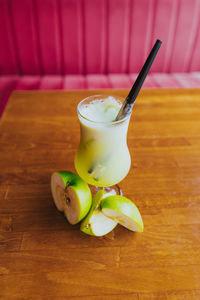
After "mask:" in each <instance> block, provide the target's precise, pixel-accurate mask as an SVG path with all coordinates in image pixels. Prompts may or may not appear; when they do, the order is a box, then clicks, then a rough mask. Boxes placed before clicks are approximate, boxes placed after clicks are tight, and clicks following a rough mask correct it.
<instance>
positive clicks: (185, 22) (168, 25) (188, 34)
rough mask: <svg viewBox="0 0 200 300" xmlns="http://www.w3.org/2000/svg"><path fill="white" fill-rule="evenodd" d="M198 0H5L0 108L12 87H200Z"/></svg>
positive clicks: (0, 7) (0, 28) (0, 18)
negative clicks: (156, 47)
mask: <svg viewBox="0 0 200 300" xmlns="http://www.w3.org/2000/svg"><path fill="white" fill-rule="evenodd" d="M199 15H200V1H195V0H190V1H188V0H176V1H174V0H157V1H155V0H20V1H15V0H10V1H8V0H0V114H1V113H2V111H3V109H4V107H5V105H6V102H7V99H8V97H9V95H10V93H11V92H12V91H13V90H27V89H44V90H45V89H99V88H130V87H131V85H132V83H133V81H134V79H135V78H136V75H137V73H138V72H139V70H140V68H141V66H142V64H143V63H144V60H145V58H146V56H147V55H148V53H149V51H150V49H151V47H152V45H153V43H154V42H155V40H156V38H159V39H161V40H163V45H162V47H161V49H160V51H159V54H158V56H157V58H156V60H155V62H154V64H153V66H152V69H151V73H150V74H149V75H148V77H147V79H146V81H145V84H144V87H146V88H155V87H156V88H158V87H159V88H179V87H185V88H193V87H194V88H195V87H200V35H199V26H200V19H199Z"/></svg>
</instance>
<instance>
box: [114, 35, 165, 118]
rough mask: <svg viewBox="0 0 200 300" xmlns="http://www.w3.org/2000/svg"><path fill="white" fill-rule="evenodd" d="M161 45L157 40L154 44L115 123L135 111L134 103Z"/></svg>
mask: <svg viewBox="0 0 200 300" xmlns="http://www.w3.org/2000/svg"><path fill="white" fill-rule="evenodd" d="M161 44H162V41H160V40H157V41H156V42H155V44H154V46H153V48H152V50H151V52H150V54H149V56H148V57H147V59H146V61H145V63H144V65H143V67H142V69H141V71H140V73H139V75H138V77H137V79H136V81H135V83H134V84H133V86H132V88H131V90H130V92H129V94H128V96H127V97H126V99H125V101H124V103H123V105H122V107H121V109H120V111H119V113H118V115H117V117H116V119H115V121H119V120H121V119H123V118H124V117H125V116H126V115H128V114H131V112H132V109H133V104H134V102H135V100H136V97H137V95H138V93H139V91H140V89H141V87H142V85H143V82H144V80H145V78H146V76H147V74H148V72H149V70H150V68H151V65H152V63H153V61H154V59H155V57H156V55H157V53H158V50H159V48H160V46H161Z"/></svg>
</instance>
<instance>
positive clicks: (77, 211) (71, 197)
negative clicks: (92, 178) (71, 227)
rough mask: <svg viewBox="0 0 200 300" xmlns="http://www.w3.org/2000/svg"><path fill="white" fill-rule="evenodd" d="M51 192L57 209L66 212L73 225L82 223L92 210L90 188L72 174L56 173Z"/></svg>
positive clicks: (52, 177) (53, 177)
mask: <svg viewBox="0 0 200 300" xmlns="http://www.w3.org/2000/svg"><path fill="white" fill-rule="evenodd" d="M51 192H52V195H53V200H54V203H55V205H56V207H57V209H58V210H59V211H62V212H64V214H65V216H66V218H67V220H68V221H69V223H71V224H76V223H78V222H80V221H81V220H82V219H83V218H84V217H85V216H86V215H87V213H88V212H89V210H90V207H91V204H92V195H91V191H90V189H89V186H88V184H87V183H86V182H85V181H83V180H82V179H81V178H80V176H78V175H76V174H74V173H72V172H68V171H59V172H54V173H53V174H52V176H51Z"/></svg>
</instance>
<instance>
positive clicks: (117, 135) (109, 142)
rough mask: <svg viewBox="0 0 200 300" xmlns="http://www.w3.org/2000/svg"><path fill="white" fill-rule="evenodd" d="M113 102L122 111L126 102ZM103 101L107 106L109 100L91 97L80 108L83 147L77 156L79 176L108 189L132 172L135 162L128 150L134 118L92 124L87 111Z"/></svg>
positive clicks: (81, 103)
mask: <svg viewBox="0 0 200 300" xmlns="http://www.w3.org/2000/svg"><path fill="white" fill-rule="evenodd" d="M113 98H114V99H115V100H116V101H117V102H118V104H119V109H120V106H121V105H122V103H123V101H124V99H122V98H120V97H116V96H115V97H113ZM99 99H101V101H102V102H104V101H107V99H108V96H105V95H98V96H91V97H88V98H86V99H84V100H82V101H81V102H80V103H79V104H78V107H77V111H78V117H79V121H80V144H79V147H78V150H77V152H76V155H75V168H76V171H77V173H78V174H79V176H80V177H81V178H82V179H83V180H85V181H86V182H87V183H89V184H90V185H93V186H98V187H108V186H113V185H115V184H117V183H119V182H120V181H121V180H122V179H124V178H125V177H126V175H127V173H128V171H129V169H130V165H131V159H130V153H129V150H128V147H127V130H128V125H129V121H130V116H127V117H125V118H124V119H122V120H120V121H103V122H102V121H101V122H99V121H94V119H95V118H94V116H93V118H92V120H91V119H90V118H88V115H87V114H86V113H85V108H86V107H87V105H88V106H89V105H90V104H91V103H93V102H94V101H95V100H99ZM83 107H84V109H83ZM108 108H109V105H108Z"/></svg>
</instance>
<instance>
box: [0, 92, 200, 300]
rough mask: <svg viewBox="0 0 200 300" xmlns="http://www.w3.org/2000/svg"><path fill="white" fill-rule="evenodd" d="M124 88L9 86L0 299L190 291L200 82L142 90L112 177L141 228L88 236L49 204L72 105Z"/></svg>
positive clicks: (1, 157) (63, 161) (0, 211)
mask: <svg viewBox="0 0 200 300" xmlns="http://www.w3.org/2000/svg"><path fill="white" fill-rule="evenodd" d="M103 93H104V94H111V95H119V96H124V97H125V96H126V95H127V93H128V91H127V90H104V91H102V90H99V91H47V92H41V91H29V92H15V93H13V94H12V96H11V99H10V100H9V103H8V106H7V108H6V111H5V113H4V115H3V117H2V119H1V120H0V299H3V300H4V299H5V300H7V299H8V300H13V299H20V300H21V299H26V300H27V299H34V300H37V299H39V300H43V299H45V300H47V299H48V300H51V299H52V300H57V299H58V300H59V299H73V300H77V299H81V300H86V299H87V300H93V299H94V300H102V299H105V300H121V299H125V300H129V299H136V300H139V299H140V300H141V299H142V300H151V299H159V300H161V299H162V300H164V299H173V300H177V299H178V300H198V299H200V90H198V89H194V90H179V89H176V90H143V91H142V92H141V93H140V95H139V97H138V99H137V101H136V104H135V106H134V112H133V115H132V119H131V123H130V127H129V131H128V146H129V150H130V153H131V158H132V167H131V170H130V172H129V174H128V176H127V177H126V178H125V179H124V180H123V181H122V182H121V183H120V186H121V188H122V189H123V192H124V195H125V196H127V197H128V198H130V199H131V200H132V201H134V202H135V204H136V205H137V206H138V207H139V209H140V211H141V214H142V216H143V220H144V233H134V232H131V231H128V230H127V229H125V228H123V227H121V226H120V225H118V226H117V227H116V229H115V230H114V231H112V232H111V233H110V234H108V235H107V236H104V237H100V238H98V237H91V236H87V235H85V234H84V233H82V232H80V230H79V225H75V226H72V225H70V224H68V223H67V221H66V219H65V218H64V217H63V216H62V215H61V214H60V213H59V212H58V211H57V210H56V208H55V206H54V204H53V200H52V196H51V192H50V184H49V183H50V176H51V173H52V172H53V171H56V170H63V169H66V170H71V171H74V163H73V159H74V154H75V151H76V149H77V147H78V143H79V123H78V119H77V115H76V105H77V103H78V102H79V101H80V100H81V99H83V98H85V97H87V96H89V95H93V94H103Z"/></svg>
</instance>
